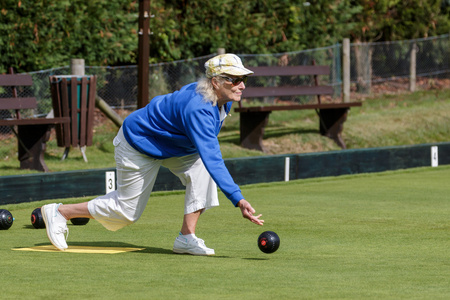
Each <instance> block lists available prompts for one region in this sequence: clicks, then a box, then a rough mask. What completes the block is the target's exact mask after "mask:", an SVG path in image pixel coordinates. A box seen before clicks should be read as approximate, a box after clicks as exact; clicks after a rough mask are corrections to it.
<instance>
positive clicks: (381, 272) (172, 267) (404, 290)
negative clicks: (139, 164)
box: [0, 166, 450, 299]
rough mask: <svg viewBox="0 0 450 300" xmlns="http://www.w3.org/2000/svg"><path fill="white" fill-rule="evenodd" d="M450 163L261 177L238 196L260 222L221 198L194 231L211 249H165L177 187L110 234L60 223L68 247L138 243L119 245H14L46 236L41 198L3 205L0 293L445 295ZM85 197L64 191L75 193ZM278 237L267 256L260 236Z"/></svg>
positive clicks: (177, 207) (173, 225)
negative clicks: (48, 248)
mask: <svg viewBox="0 0 450 300" xmlns="http://www.w3.org/2000/svg"><path fill="white" fill-rule="evenodd" d="M449 182H450V166H440V167H438V168H418V169H410V170H401V171H395V172H385V173H378V174H361V175H352V176H341V177H332V178H319V179H317V178H316V179H307V180H298V181H291V182H287V183H285V182H280V183H271V184H258V185H250V186H244V187H243V193H244V195H245V196H246V198H247V199H248V200H249V201H250V202H251V203H252V204H253V206H254V207H255V208H256V210H257V212H258V213H262V214H263V217H264V219H265V221H266V223H265V225H264V226H263V227H258V226H256V225H254V224H251V223H250V222H248V221H247V220H244V219H242V217H241V215H240V212H239V209H237V208H233V207H232V206H231V204H230V203H229V201H228V200H226V199H225V197H224V196H223V195H221V198H220V200H221V206H220V207H218V208H215V209H212V210H210V211H207V212H206V213H205V214H204V215H203V216H202V217H201V219H200V222H199V224H198V229H197V235H198V236H199V237H201V238H204V239H205V241H206V244H207V246H209V247H212V248H214V249H215V251H216V256H214V257H194V256H187V255H175V254H172V253H171V249H172V244H173V241H174V239H175V237H176V235H177V233H178V231H179V228H180V226H181V220H182V214H183V198H184V196H183V193H182V192H169V193H154V194H153V195H152V197H151V199H150V201H149V205H148V206H147V209H146V211H145V212H144V214H143V216H142V218H141V219H140V220H139V221H138V222H137V223H136V224H133V225H131V226H128V227H126V228H124V229H122V230H119V231H117V232H109V231H107V230H106V229H104V228H103V227H102V226H101V225H99V224H98V223H97V222H96V221H91V222H89V223H88V224H87V225H86V226H73V225H69V228H70V235H69V240H68V244H69V247H70V246H71V245H72V246H109V247H114V246H126V247H142V248H145V250H143V251H139V252H130V253H123V254H112V255H111V254H73V253H64V252H54V253H53V252H52V253H46V252H23V251H12V250H11V249H12V248H19V247H32V246H36V245H47V244H49V242H48V240H47V237H46V234H45V230H43V229H34V228H33V227H32V226H31V223H30V214H31V212H32V211H33V209H34V208H36V207H38V206H40V205H42V204H43V203H48V202H49V201H41V202H35V203H22V204H16V205H6V206H3V207H1V208H6V209H8V210H10V211H11V212H12V213H13V215H14V217H15V221H14V225H13V227H11V229H9V230H6V231H0V239H1V243H0V257H1V265H0V271H1V274H2V276H1V284H2V295H3V296H2V297H5V299H6V298H8V299H43V298H48V299H55V298H60V299H268V298H269V299H271V298H273V299H448V296H449V295H450V279H449V278H450V261H449V254H450V252H449V249H450V240H449V236H450V219H449V215H450V200H449V197H448V195H449V194H450V186H449ZM83 200H86V199H66V200H63V202H65V203H67V202H77V201H83ZM264 230H272V231H275V232H277V233H278V234H279V236H280V238H281V245H280V248H279V250H278V251H277V252H275V253H273V254H264V253H262V252H260V251H259V249H258V247H257V242H256V241H257V237H258V236H259V234H260V233H261V232H262V231H264Z"/></svg>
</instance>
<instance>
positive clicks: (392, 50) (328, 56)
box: [0, 34, 450, 139]
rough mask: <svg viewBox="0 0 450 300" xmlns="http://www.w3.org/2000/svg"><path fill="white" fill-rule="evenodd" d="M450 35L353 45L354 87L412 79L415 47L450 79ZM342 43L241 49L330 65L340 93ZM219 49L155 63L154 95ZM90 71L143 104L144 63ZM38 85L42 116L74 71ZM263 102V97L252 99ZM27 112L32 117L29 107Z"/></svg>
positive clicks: (116, 104)
mask: <svg viewBox="0 0 450 300" xmlns="http://www.w3.org/2000/svg"><path fill="white" fill-rule="evenodd" d="M449 41H450V36H449V34H446V35H441V36H437V37H431V38H423V39H415V40H407V41H397V42H379V43H365V44H351V54H350V57H351V60H350V64H351V72H350V73H351V75H350V80H351V84H352V87H353V89H354V90H355V92H358V93H366V94H367V93H370V91H371V87H372V85H373V84H376V83H383V82H387V81H392V80H396V79H399V78H400V79H407V78H408V77H409V76H410V75H411V74H410V72H411V51H412V49H414V50H415V51H414V53H415V55H416V66H415V72H416V76H417V77H428V78H431V77H436V78H445V79H448V78H450V66H449V61H450V47H449V46H450V45H449ZM341 54H342V45H341V44H336V45H333V46H330V47H324V48H318V49H311V50H302V51H295V52H289V53H276V54H240V55H239V56H240V57H241V58H242V60H243V62H244V65H246V66H248V67H249V68H250V69H251V67H252V66H273V65H278V66H290V65H311V64H314V63H315V64H316V65H327V66H330V69H331V72H330V75H329V76H321V78H319V81H320V84H323V85H329V86H333V87H334V91H335V92H334V97H336V98H340V97H341V94H342V91H341V86H342V75H341V74H342V70H341V57H342V55H341ZM214 55H215V54H211V55H208V56H203V57H198V58H193V59H186V60H179V61H174V62H169V63H160V64H152V65H150V66H149V95H150V97H149V98H150V99H152V98H153V97H154V96H157V95H161V94H165V93H170V92H172V91H175V90H177V89H179V88H181V87H182V86H183V85H185V84H188V83H190V82H193V81H196V80H197V79H198V78H199V77H201V76H202V75H203V74H204V63H205V62H206V61H207V60H208V59H210V58H211V57H213V56H214ZM85 73H86V74H89V75H97V76H98V81H97V93H98V96H99V97H100V98H102V99H103V100H105V101H106V102H107V103H108V104H109V105H110V106H111V107H112V108H115V109H126V110H134V109H136V107H137V94H138V81H137V79H138V75H137V74H138V68H137V66H136V65H133V66H121V67H96V66H87V67H86V68H85ZM30 74H31V76H32V78H33V86H32V87H30V88H21V89H18V95H19V96H22V97H36V98H37V101H38V108H37V109H35V110H34V111H33V112H32V115H33V116H34V117H36V116H37V117H42V116H45V115H46V114H48V113H49V112H50V111H51V109H52V104H51V103H52V101H51V96H50V82H49V77H50V76H53V75H70V67H69V66H66V67H61V68H55V69H50V70H42V71H37V72H31V73H30ZM298 84H302V85H305V84H313V82H312V79H311V78H310V77H303V78H302V77H283V78H279V77H273V78H272V77H271V78H262V79H261V78H251V77H249V80H248V82H247V85H248V86H249V85H251V86H263V85H265V86H268V85H298ZM11 94H12V93H11V90H8V89H6V88H0V97H11ZM251 100H252V101H263V99H251ZM284 100H290V101H299V102H304V101H307V100H305V99H304V98H292V99H284ZM13 113H14V112H11V111H0V118H10V117H11V116H12V115H13ZM22 116H27V114H26V112H24V113H23V114H22ZM30 116H31V115H30ZM10 133H11V131H10V130H9V128H7V127H0V139H1V138H2V136H5V135H6V136H9V135H10Z"/></svg>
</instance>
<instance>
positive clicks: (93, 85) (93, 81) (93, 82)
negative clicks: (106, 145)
mask: <svg viewBox="0 0 450 300" xmlns="http://www.w3.org/2000/svg"><path fill="white" fill-rule="evenodd" d="M96 95H97V75H94V76H91V77H90V85H89V100H88V101H89V103H88V112H87V113H88V117H87V141H86V145H87V146H91V145H92V137H93V135H94V133H93V130H92V129H93V127H94V113H95V97H96Z"/></svg>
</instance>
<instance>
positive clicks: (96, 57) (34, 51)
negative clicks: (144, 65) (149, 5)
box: [0, 0, 138, 72]
mask: <svg viewBox="0 0 450 300" xmlns="http://www.w3.org/2000/svg"><path fill="white" fill-rule="evenodd" d="M0 3H1V6H0V7H1V8H0V72H5V71H6V69H7V68H8V67H14V69H16V70H17V71H32V70H39V69H45V68H52V67H60V66H64V65H67V64H68V63H69V62H70V59H71V58H84V59H85V60H86V63H87V64H89V65H106V64H117V63H121V62H130V61H135V56H136V48H137V46H136V45H137V38H136V32H137V25H136V24H137V20H138V14H137V12H138V7H137V5H136V3H135V2H131V3H130V2H129V1H117V0H114V1H102V0H89V1H86V0H71V1H69V0H58V1H49V0H41V1H38V0H34V1H33V0H19V1H16V0H0Z"/></svg>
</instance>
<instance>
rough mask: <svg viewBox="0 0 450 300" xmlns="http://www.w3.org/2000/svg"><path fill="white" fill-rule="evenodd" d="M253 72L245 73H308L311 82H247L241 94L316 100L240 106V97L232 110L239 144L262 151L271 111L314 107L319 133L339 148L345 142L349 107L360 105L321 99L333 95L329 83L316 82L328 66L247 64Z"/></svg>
mask: <svg viewBox="0 0 450 300" xmlns="http://www.w3.org/2000/svg"><path fill="white" fill-rule="evenodd" d="M250 69H251V70H252V71H254V74H253V75H252V76H251V77H249V79H250V78H253V77H268V76H271V77H274V76H290V77H298V76H312V77H313V79H314V83H313V85H296V86H292V85H290V86H289V85H282V86H263V87H252V86H250V85H249V86H248V87H246V89H245V90H244V92H243V96H242V98H260V97H284V96H301V95H310V96H317V102H315V103H306V104H295V105H264V106H249V107H243V105H242V101H241V102H239V107H238V108H235V109H234V111H235V112H239V113H240V142H241V146H242V147H244V148H248V149H254V150H259V151H264V147H263V144H262V141H263V136H264V129H265V126H266V125H267V123H268V121H269V114H270V113H271V112H272V111H282V110H303V109H314V110H315V111H316V112H317V115H318V116H319V130H320V134H322V135H324V136H327V137H329V138H331V139H333V140H334V141H335V142H336V143H337V144H338V145H339V146H340V147H341V148H343V149H345V148H346V145H345V143H344V141H343V139H342V137H341V132H342V130H343V124H344V122H345V121H346V119H347V114H348V110H349V109H350V107H355V106H361V102H348V103H347V102H346V103H343V102H339V103H322V101H321V98H320V96H321V95H333V93H334V91H333V87H331V86H324V85H319V84H318V78H317V76H319V75H327V76H329V75H330V68H329V67H328V66H318V65H311V66H284V67H280V66H269V67H250Z"/></svg>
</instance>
